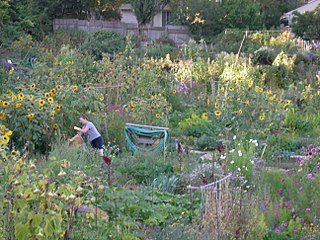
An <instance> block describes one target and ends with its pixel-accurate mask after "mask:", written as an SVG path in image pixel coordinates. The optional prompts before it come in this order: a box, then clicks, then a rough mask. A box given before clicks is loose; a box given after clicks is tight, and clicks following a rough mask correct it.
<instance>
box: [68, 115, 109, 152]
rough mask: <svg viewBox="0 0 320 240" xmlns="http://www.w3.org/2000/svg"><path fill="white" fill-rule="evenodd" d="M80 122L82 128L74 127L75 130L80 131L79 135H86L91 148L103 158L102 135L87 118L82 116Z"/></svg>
mask: <svg viewBox="0 0 320 240" xmlns="http://www.w3.org/2000/svg"><path fill="white" fill-rule="evenodd" d="M79 121H80V123H81V124H82V128H79V127H74V129H75V130H77V131H78V134H79V135H82V134H86V135H87V136H88V139H89V141H90V143H91V146H92V147H93V148H94V149H96V150H97V151H98V153H99V156H101V157H103V149H104V145H103V140H102V137H101V134H100V133H99V132H98V130H97V128H96V127H95V125H94V124H93V123H92V122H90V121H89V118H88V117H87V116H85V115H81V116H80V118H79Z"/></svg>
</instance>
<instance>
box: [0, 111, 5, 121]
mask: <svg viewBox="0 0 320 240" xmlns="http://www.w3.org/2000/svg"><path fill="white" fill-rule="evenodd" d="M0 120H2V121H4V120H6V114H5V113H0Z"/></svg>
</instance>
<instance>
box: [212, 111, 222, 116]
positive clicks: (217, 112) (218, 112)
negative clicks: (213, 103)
mask: <svg viewBox="0 0 320 240" xmlns="http://www.w3.org/2000/svg"><path fill="white" fill-rule="evenodd" d="M214 114H215V115H216V116H217V117H219V116H221V114H222V112H221V111H219V110H217V111H214Z"/></svg>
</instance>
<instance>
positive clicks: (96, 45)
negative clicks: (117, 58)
mask: <svg viewBox="0 0 320 240" xmlns="http://www.w3.org/2000/svg"><path fill="white" fill-rule="evenodd" d="M124 47H125V39H124V37H122V36H120V35H119V34H118V33H116V32H112V31H107V30H99V31H95V32H93V33H89V34H88V36H87V37H86V40H85V41H84V43H83V45H82V47H81V49H82V51H85V52H88V53H89V54H92V55H94V56H95V57H96V58H98V59H102V55H103V53H105V54H108V55H113V54H115V53H118V52H121V51H123V50H124Z"/></svg>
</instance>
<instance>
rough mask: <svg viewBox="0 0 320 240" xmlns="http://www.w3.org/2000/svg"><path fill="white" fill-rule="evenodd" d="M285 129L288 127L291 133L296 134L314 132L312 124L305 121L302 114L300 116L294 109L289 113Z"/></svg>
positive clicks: (285, 121)
mask: <svg viewBox="0 0 320 240" xmlns="http://www.w3.org/2000/svg"><path fill="white" fill-rule="evenodd" d="M284 124H285V127H287V128H288V129H289V130H291V131H295V132H308V131H312V124H311V123H310V122H309V121H307V120H306V119H304V117H303V116H301V114H298V113H297V112H295V111H294V109H290V111H288V112H287V114H286V117H285V120H284Z"/></svg>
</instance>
